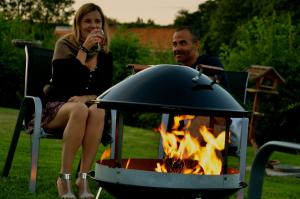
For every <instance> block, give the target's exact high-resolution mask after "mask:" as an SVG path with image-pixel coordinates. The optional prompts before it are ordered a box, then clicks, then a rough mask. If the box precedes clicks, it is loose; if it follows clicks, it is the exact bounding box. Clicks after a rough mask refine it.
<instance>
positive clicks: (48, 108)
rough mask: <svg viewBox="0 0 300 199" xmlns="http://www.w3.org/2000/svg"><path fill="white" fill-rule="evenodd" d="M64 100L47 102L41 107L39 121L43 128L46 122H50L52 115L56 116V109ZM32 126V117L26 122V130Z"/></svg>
mask: <svg viewBox="0 0 300 199" xmlns="http://www.w3.org/2000/svg"><path fill="white" fill-rule="evenodd" d="M65 103H66V102H60V101H55V102H48V103H47V104H46V105H45V107H44V108H43V112H42V121H41V126H42V127H43V128H44V126H45V125H46V124H48V123H49V122H51V121H52V120H53V119H54V117H55V116H56V114H57V112H58V110H59V109H60V108H61V107H62V106H63V105H64V104H65ZM33 128H34V119H32V120H30V121H29V122H28V126H27V130H28V131H29V132H30V131H32V130H33Z"/></svg>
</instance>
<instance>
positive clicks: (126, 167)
mask: <svg viewBox="0 0 300 199" xmlns="http://www.w3.org/2000/svg"><path fill="white" fill-rule="evenodd" d="M129 164H130V159H128V160H127V162H126V166H125V169H128V167H129Z"/></svg>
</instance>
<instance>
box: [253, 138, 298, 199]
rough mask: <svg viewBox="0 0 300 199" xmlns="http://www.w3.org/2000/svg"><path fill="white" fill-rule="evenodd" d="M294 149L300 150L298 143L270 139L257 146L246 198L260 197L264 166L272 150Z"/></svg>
mask: <svg viewBox="0 0 300 199" xmlns="http://www.w3.org/2000/svg"><path fill="white" fill-rule="evenodd" d="M295 150H296V151H300V144H297V143H292V142H283V141H270V142H267V143H266V144H264V145H263V146H262V147H261V148H259V150H258V151H257V153H256V155H255V158H254V161H253V163H252V168H251V173H250V181H249V190H248V198H251V199H260V198H261V193H262V186H263V178H264V175H265V166H266V163H267V161H268V159H269V157H270V156H271V154H272V153H273V152H274V151H279V152H284V153H289V152H291V151H295Z"/></svg>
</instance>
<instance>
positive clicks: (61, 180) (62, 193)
mask: <svg viewBox="0 0 300 199" xmlns="http://www.w3.org/2000/svg"><path fill="white" fill-rule="evenodd" d="M56 184H57V191H58V195H59V197H60V198H64V199H76V196H75V195H74V193H73V192H72V184H71V174H68V173H60V174H59V177H58V179H57V181H56Z"/></svg>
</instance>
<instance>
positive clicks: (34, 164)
mask: <svg viewBox="0 0 300 199" xmlns="http://www.w3.org/2000/svg"><path fill="white" fill-rule="evenodd" d="M25 54H26V69H25V89H24V97H23V100H22V102H21V107H20V111H19V115H18V119H17V123H16V126H15V130H14V133H13V137H12V141H11V143H10V147H9V151H8V154H7V158H6V162H5V164H4V169H3V172H2V176H4V177H7V176H8V174H9V170H10V168H11V165H12V161H13V157H14V154H15V150H16V147H17V144H18V140H19V137H20V133H21V132H25V133H27V134H28V135H30V136H31V169H30V181H29V191H30V192H35V191H36V179H37V169H38V158H39V146H40V139H41V138H48V139H61V138H62V136H61V134H49V133H47V132H45V131H44V129H43V128H42V127H41V117H42V101H41V99H42V97H43V95H44V93H43V87H44V86H45V85H46V84H47V83H48V81H49V79H50V78H51V70H52V64H51V63H52V56H53V50H49V49H45V48H40V47H34V46H25ZM33 114H34V116H35V117H34V127H33V129H32V130H29V129H28V126H27V124H28V122H29V120H31V118H32V115H33Z"/></svg>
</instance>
